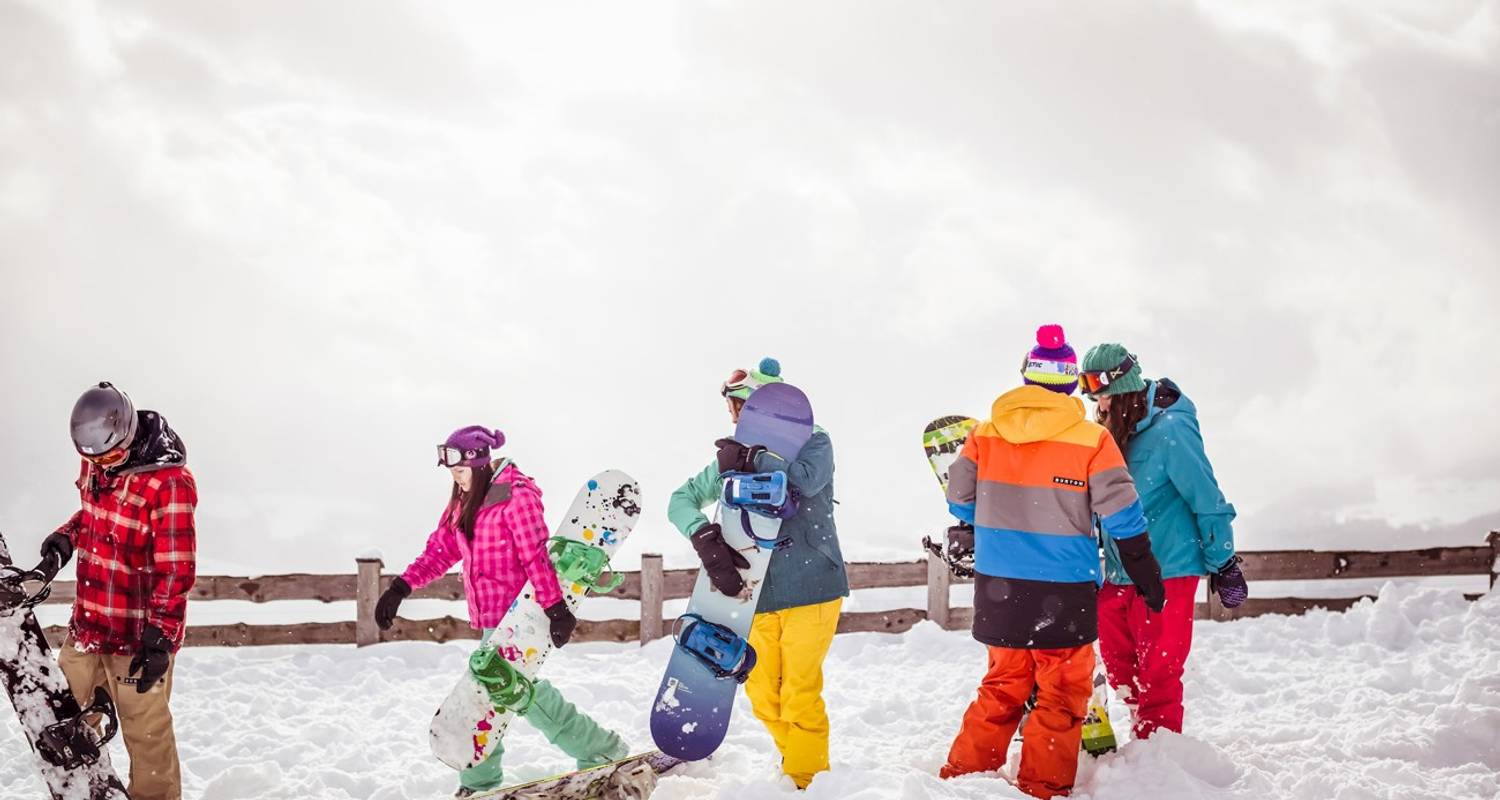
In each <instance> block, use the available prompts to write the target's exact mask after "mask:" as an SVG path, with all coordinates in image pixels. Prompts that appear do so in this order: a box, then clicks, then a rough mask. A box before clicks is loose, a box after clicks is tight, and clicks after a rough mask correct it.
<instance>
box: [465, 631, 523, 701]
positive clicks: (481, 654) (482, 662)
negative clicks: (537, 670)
mask: <svg viewBox="0 0 1500 800" xmlns="http://www.w3.org/2000/svg"><path fill="white" fill-rule="evenodd" d="M469 673H470V674H471V675H473V676H474V680H476V681H478V682H479V685H481V686H483V687H484V689H485V691H486V692H487V693H489V696H490V702H491V703H493V704H494V705H495V708H496V709H498V710H502V711H510V712H513V713H516V714H525V713H526V712H527V710H528V709H530V708H531V701H532V699H533V698H535V696H536V685H535V684H533V683H532V682H531V679H530V678H528V677H526V676H525V675H522V674H521V672H520V670H518V669H516V666H515V665H514V664H512V663H510V662H509V661H507V660H505V657H504V656H502V655H500V653H499V652H498V651H496V650H495V648H493V647H481V648H479V649H478V650H475V651H474V652H473V654H471V655H470V656H469Z"/></svg>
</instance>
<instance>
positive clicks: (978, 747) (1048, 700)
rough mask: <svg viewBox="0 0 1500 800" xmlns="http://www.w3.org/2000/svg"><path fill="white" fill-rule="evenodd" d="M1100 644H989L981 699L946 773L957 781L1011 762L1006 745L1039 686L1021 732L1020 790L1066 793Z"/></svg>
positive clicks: (973, 706) (956, 741) (967, 717)
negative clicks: (1024, 647)
mask: <svg viewBox="0 0 1500 800" xmlns="http://www.w3.org/2000/svg"><path fill="white" fill-rule="evenodd" d="M1093 676H1094V646H1093V645H1092V644H1086V645H1083V646H1081V647H1068V648H1059V649H1055V650H1018V649H1015V648H1010V647H991V648H990V668H989V672H987V673H986V674H985V676H984V680H983V681H981V682H980V684H979V697H977V698H975V700H974V702H973V703H971V704H970V705H969V710H968V711H967V712H965V713H964V722H963V727H962V728H961V729H960V730H959V732H958V738H957V739H954V740H953V746H952V747H951V748H949V750H948V763H947V764H945V765H944V766H943V769H942V772H940V773H939V774H940V775H941V776H942V777H944V778H952V777H955V776H958V775H964V774H967V773H970V772H992V771H994V770H997V769H1000V768H1001V767H1003V766H1005V755H1006V750H1008V749H1010V740H1011V738H1012V737H1014V736H1015V735H1016V726H1017V725H1019V724H1021V717H1022V715H1023V714H1024V713H1025V711H1026V699H1027V698H1028V697H1030V696H1031V689H1032V687H1033V686H1035V687H1036V690H1037V694H1036V708H1034V709H1032V711H1031V716H1030V717H1028V718H1027V720H1026V728H1025V730H1023V731H1022V732H1021V768H1020V770H1019V771H1018V773H1017V775H1016V784H1017V786H1019V787H1020V789H1021V791H1023V792H1025V793H1027V794H1029V795H1031V796H1033V797H1040V798H1043V800H1045V799H1046V798H1050V797H1056V796H1058V795H1065V794H1067V793H1068V792H1069V791H1071V790H1072V789H1073V779H1074V778H1075V777H1077V775H1078V746H1079V744H1080V743H1081V742H1082V741H1083V718H1084V716H1085V715H1086V714H1087V713H1088V705H1089V695H1090V694H1091V693H1092V692H1093V683H1094V680H1093Z"/></svg>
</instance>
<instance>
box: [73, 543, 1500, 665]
mask: <svg viewBox="0 0 1500 800" xmlns="http://www.w3.org/2000/svg"><path fill="white" fill-rule="evenodd" d="M1240 555H1241V556H1242V557H1243V558H1244V559H1245V563H1244V570H1245V574H1246V576H1248V577H1249V578H1250V579H1251V580H1253V581H1271V580H1275V581H1288V580H1290V581H1312V580H1328V579H1355V578H1397V577H1418V576H1420V577H1431V576H1441V575H1488V576H1489V582H1490V586H1491V587H1493V586H1494V585H1495V582H1496V580H1497V578H1500V575H1497V571H1500V531H1496V532H1492V533H1490V535H1489V537H1488V540H1487V544H1485V545H1481V546H1478V547H1435V548H1429V549H1426V550H1393V551H1373V552H1372V551H1361V550H1343V551H1319V550H1270V551H1260V552H1248V553H1241V554H1240ZM356 563H357V566H358V571H357V573H356V574H353V575H307V574H296V575H267V576H263V577H257V578H234V577H223V576H201V577H199V578H198V582H197V584H196V585H195V586H194V587H193V591H192V595H191V597H192V600H193V601H194V602H197V601H203V600H210V601H212V600H240V601H248V602H251V603H270V602H277V601H283V600H317V601H321V602H324V603H332V602H340V601H343V602H347V601H350V600H352V601H354V603H355V619H353V620H348V621H343V622H302V623H295V624H286V625H250V624H245V623H238V624H232V625H191V626H189V627H188V629H187V644H188V645H192V646H205V645H206V646H230V647H236V646H243V645H271V644H349V643H354V644H358V645H360V646H363V645H367V644H375V643H377V642H385V641H434V642H446V641H449V640H453V639H472V638H477V637H478V633H477V632H476V631H475V630H473V629H472V628H470V627H469V624H468V621H467V620H464V619H459V618H456V617H451V616H446V617H441V618H438V619H426V620H413V619H397V620H396V623H395V625H393V626H392V627H391V629H390V630H388V631H381V630H380V629H379V628H378V627H377V626H376V625H375V602H376V600H377V599H378V598H379V597H380V593H381V592H382V591H383V590H384V589H385V587H386V586H388V585H389V584H390V581H391V580H392V578H393V577H394V576H390V575H382V574H381V570H382V566H383V565H382V564H381V562H380V561H379V560H378V559H359V560H358V561H357V562H356ZM697 573H698V570H697V569H672V570H669V569H663V567H662V558H661V556H659V555H655V554H650V553H648V554H645V555H643V556H641V569H640V571H638V572H623V573H621V575H623V576H624V581H623V582H622V583H621V584H620V585H619V586H618V587H616V588H615V589H614V590H613V591H610V592H608V593H606V594H604V595H602V596H604V597H613V598H616V599H619V600H635V601H639V603H640V616H639V619H611V620H580V621H579V623H578V630H577V631H576V632H575V634H574V639H575V641H595V642H598V641H609V642H626V641H640V642H641V643H643V644H644V643H646V642H649V641H652V640H654V639H657V638H660V637H662V636H664V635H666V633H667V624H666V620H665V619H664V617H663V613H662V607H663V604H664V603H665V602H666V601H668V600H680V599H683V598H686V597H688V596H689V595H691V594H692V591H693V582H694V580H695V578H696V576H697ZM958 582H960V581H959V579H956V578H953V577H952V576H951V575H950V573H949V572H948V570H947V568H946V567H945V566H944V565H943V563H942V562H941V561H940V560H938V559H937V558H935V557H931V556H929V557H928V558H927V559H926V560H925V561H902V562H894V563H888V562H856V563H851V564H849V586H850V588H851V589H854V590H856V591H857V590H861V589H891V588H901V587H916V586H926V587H927V607H926V608H897V609H890V610H886V611H851V612H846V613H844V615H843V617H842V618H841V619H840V620H839V627H838V631H839V633H852V632H856V631H875V632H884V633H899V632H901V631H905V630H908V629H910V628H911V627H912V626H913V625H915V624H917V623H918V622H920V621H922V620H924V619H930V620H932V621H934V622H936V623H937V624H938V625H941V626H942V627H944V628H946V629H949V630H953V629H960V628H967V627H969V625H970V624H971V623H972V621H973V609H971V608H954V607H951V606H950V604H949V589H950V587H951V586H952V585H953V584H954V583H958ZM1205 595H1206V596H1207V597H1206V600H1207V601H1206V602H1202V603H1199V604H1198V608H1197V612H1196V616H1197V617H1198V618H1200V619H1215V620H1231V619H1239V618H1242V617H1253V616H1258V615H1261V614H1301V613H1304V612H1306V611H1307V610H1309V609H1312V608H1326V609H1331V610H1343V609H1346V608H1348V607H1350V606H1352V605H1353V604H1355V603H1356V602H1359V600H1360V599H1362V598H1359V597H1352V598H1297V597H1268V598H1261V597H1253V596H1252V597H1251V598H1250V600H1248V601H1247V602H1246V603H1245V604H1244V605H1242V606H1240V607H1239V608H1235V609H1226V608H1223V607H1221V606H1220V605H1219V604H1218V598H1217V597H1216V596H1214V595H1212V594H1208V593H1207V592H1205ZM73 597H74V587H73V584H72V583H71V582H62V581H59V582H58V583H56V584H55V585H54V588H53V592H52V597H51V598H50V599H49V600H48V601H47V602H48V603H54V604H55V603H71V602H72V600H73ZM463 597H464V592H463V582H462V579H461V578H460V577H459V576H458V575H447V576H444V577H443V578H441V579H439V580H437V581H435V582H434V583H432V584H431V585H428V586H425V587H423V588H421V589H418V590H417V591H415V592H413V593H412V595H411V598H412V599H424V600H462V599H463ZM1471 597H1472V596H1471ZM189 613H190V614H191V612H189ZM47 633H48V636H49V638H51V639H52V640H53V641H54V643H55V642H56V641H58V640H60V639H61V638H62V634H63V633H64V629H63V628H61V627H58V626H53V627H50V628H48V629H47Z"/></svg>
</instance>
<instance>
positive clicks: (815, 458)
mask: <svg viewBox="0 0 1500 800" xmlns="http://www.w3.org/2000/svg"><path fill="white" fill-rule="evenodd" d="M755 469H756V470H758V471H760V472H774V471H777V470H782V471H785V472H786V474H787V480H788V481H789V482H790V483H791V484H792V488H793V489H795V490H796V491H797V514H796V515H795V516H793V517H792V518H791V519H787V520H784V521H782V523H781V534H782V542H783V543H782V544H780V545H778V546H777V547H776V552H774V553H772V554H771V565H770V567H769V568H768V569H767V570H766V579H765V583H763V584H762V585H761V588H760V601H759V603H758V604H757V605H756V608H755V610H756V612H757V613H761V612H766V611H781V610H783V609H788V608H796V607H798V606H808V605H813V604H816V603H826V602H828V601H829V600H832V599H834V598H837V597H847V596H848V595H849V578H848V576H847V575H846V574H845V572H844V554H843V551H842V550H840V549H839V534H838V529H837V528H835V527H834V524H833V442H832V441H830V440H829V438H828V433H827V432H826V431H824V430H823V429H821V428H818V429H816V430H814V432H813V435H812V438H811V439H808V440H807V444H805V445H803V446H802V451H801V452H800V453H798V454H797V458H796V460H794V461H792V462H791V463H787V462H786V460H784V459H782V458H781V457H780V456H778V455H776V454H774V453H761V454H760V456H759V457H757V458H756V461H755ZM721 491H722V485H721V481H720V480H719V465H718V464H717V463H713V464H709V465H708V466H707V467H704V468H703V471H702V472H700V473H698V474H697V475H695V476H693V477H692V478H689V479H688V481H687V483H684V484H683V485H682V486H680V487H678V489H677V491H675V492H673V493H672V499H671V501H670V502H669V503H668V504H667V519H670V520H671V521H672V524H673V525H676V526H677V530H679V531H681V532H682V535H683V536H692V535H693V534H694V533H695V532H697V530H698V529H699V528H701V527H703V526H704V525H706V524H708V518H707V517H705V516H703V509H705V508H707V507H708V506H710V505H712V504H714V503H717V502H718V501H719V493H720V492H721Z"/></svg>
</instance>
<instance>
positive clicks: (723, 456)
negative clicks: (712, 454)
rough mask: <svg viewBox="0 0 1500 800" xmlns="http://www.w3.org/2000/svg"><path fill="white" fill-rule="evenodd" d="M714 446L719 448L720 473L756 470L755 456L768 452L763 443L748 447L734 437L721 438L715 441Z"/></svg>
mask: <svg viewBox="0 0 1500 800" xmlns="http://www.w3.org/2000/svg"><path fill="white" fill-rule="evenodd" d="M714 446H715V447H717V448H719V474H720V475H723V474H724V473H726V472H754V471H755V457H756V456H758V455H760V454H761V453H764V452H766V448H765V447H763V446H761V445H758V444H757V445H752V446H750V447H746V446H745V445H742V444H740V443H739V442H736V441H735V440H733V439H720V440H718V441H716V442H714Z"/></svg>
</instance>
